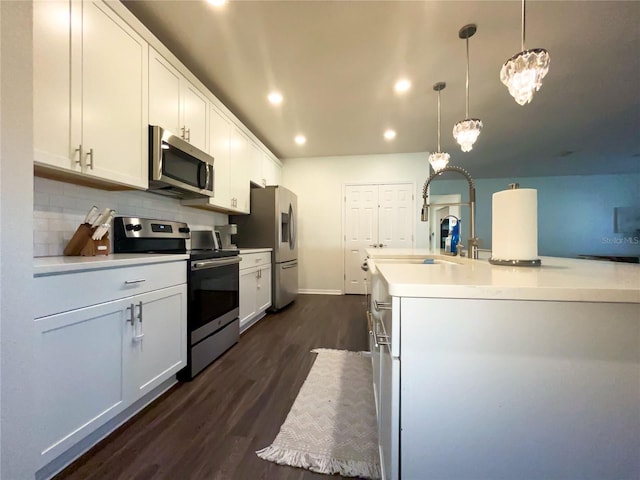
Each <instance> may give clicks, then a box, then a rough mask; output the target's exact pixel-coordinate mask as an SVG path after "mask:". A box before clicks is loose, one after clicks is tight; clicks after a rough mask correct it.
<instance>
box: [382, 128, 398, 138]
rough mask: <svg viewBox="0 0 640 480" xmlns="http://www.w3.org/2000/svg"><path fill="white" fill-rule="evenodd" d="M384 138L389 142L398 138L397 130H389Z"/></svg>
mask: <svg viewBox="0 0 640 480" xmlns="http://www.w3.org/2000/svg"><path fill="white" fill-rule="evenodd" d="M384 138H386V139H387V140H393V139H394V138H396V132H395V130H391V129H389V130H387V131H385V132H384Z"/></svg>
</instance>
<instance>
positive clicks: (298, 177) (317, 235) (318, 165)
mask: <svg viewBox="0 0 640 480" xmlns="http://www.w3.org/2000/svg"><path fill="white" fill-rule="evenodd" d="M428 175H429V168H428V162H427V154H426V153H411V154H392V155H368V156H343V157H323V158H298V159H287V160H286V161H285V163H284V168H283V185H284V186H286V187H287V188H289V189H291V190H292V191H293V192H295V193H296V194H297V195H298V239H299V242H298V252H299V255H298V264H299V266H300V267H299V288H300V290H301V291H303V292H305V291H307V292H326V293H339V292H342V291H343V289H344V281H343V271H344V268H343V263H344V257H343V250H342V245H343V242H342V236H343V231H342V208H343V197H342V188H343V185H344V184H347V183H367V182H371V183H393V182H414V183H415V184H416V195H415V202H416V208H415V212H416V213H415V214H416V217H415V224H416V246H417V247H426V245H427V235H428V229H427V224H425V223H421V222H420V218H419V217H420V206H421V205H422V185H423V183H424V181H425V180H426V179H427V177H428Z"/></svg>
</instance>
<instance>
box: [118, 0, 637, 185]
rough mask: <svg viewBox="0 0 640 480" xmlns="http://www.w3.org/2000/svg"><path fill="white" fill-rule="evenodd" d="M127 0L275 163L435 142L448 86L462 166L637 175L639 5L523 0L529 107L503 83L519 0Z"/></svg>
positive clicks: (485, 171) (482, 173) (480, 173)
mask: <svg viewBox="0 0 640 480" xmlns="http://www.w3.org/2000/svg"><path fill="white" fill-rule="evenodd" d="M123 3H124V4H125V5H126V6H127V8H128V9H129V10H131V11H132V12H133V14H134V15H136V16H137V17H138V18H139V19H140V20H141V21H142V22H143V23H144V24H145V25H146V26H147V27H148V28H149V29H150V30H151V31H152V32H153V33H154V34H155V35H156V36H157V37H158V38H159V39H160V40H161V41H162V42H163V43H164V44H165V45H166V46H167V47H168V48H169V49H170V50H171V51H172V52H173V53H174V54H175V55H176V56H177V57H178V58H180V59H181V60H182V61H183V63H184V64H185V65H186V66H187V67H188V68H189V69H190V70H191V71H192V72H193V73H194V74H195V75H196V76H197V77H198V78H199V79H200V80H201V81H202V82H203V83H204V84H205V85H206V86H207V87H208V88H210V90H211V91H212V92H213V93H214V94H215V95H216V96H217V97H218V98H219V99H220V100H221V101H222V102H223V103H224V104H225V105H227V107H229V109H230V110H231V111H233V112H234V113H235V114H236V116H238V118H239V119H240V120H241V121H243V122H244V123H245V125H247V126H248V127H249V128H250V129H251V130H252V131H253V132H254V133H255V134H256V136H257V137H258V138H260V139H261V140H262V141H263V142H264V144H265V145H266V146H267V147H269V148H270V149H271V150H272V151H273V153H275V154H276V155H277V156H278V157H280V158H284V159H286V158H293V157H318V156H334V155H361V154H362V155H365V154H379V153H404V152H424V151H435V150H436V146H437V137H436V131H437V94H436V92H434V91H433V89H432V87H433V84H434V83H436V82H438V81H444V82H446V83H447V88H446V89H445V90H443V91H442V148H443V150H445V151H447V152H449V153H450V154H451V158H452V160H451V164H453V165H458V166H461V167H464V168H466V169H468V170H469V172H470V173H471V175H472V176H473V177H504V176H546V175H573V174H575V175H581V174H601V173H630V172H640V114H639V111H640V110H639V109H640V54H639V53H638V52H639V51H640V33H639V32H640V29H639V28H638V24H639V23H640V2H636V1H625V2H615V1H601V2H596V1H550V2H547V1H544V2H543V1H531V0H530V1H529V2H527V24H526V27H527V29H526V33H527V41H526V45H525V46H526V47H527V48H536V47H542V48H546V49H547V50H548V51H549V53H550V55H551V67H550V70H549V74H548V75H547V77H546V78H545V79H544V83H543V87H542V89H541V90H540V91H539V92H538V93H537V94H536V95H535V96H534V99H533V101H532V103H531V104H529V105H526V106H519V105H517V104H516V103H515V101H514V100H513V99H512V97H511V96H510V95H509V93H508V91H507V89H506V87H505V86H504V85H503V84H502V83H501V82H500V79H499V71H500V67H501V66H502V64H503V63H504V61H505V60H506V59H507V58H509V57H511V56H512V55H514V54H515V53H517V52H518V51H520V8H521V4H520V2H519V1H498V2H496V1H474V2H461V1H231V2H230V3H229V4H227V5H226V6H225V7H224V8H223V9H215V8H213V7H212V6H211V5H210V4H209V3H207V2H206V1H205V0H198V1H168V0H164V1H146V0H134V1H124V2H123ZM469 23H475V24H476V25H477V28H478V31H477V33H476V34H475V35H474V36H473V37H472V38H471V39H470V44H469V45H470V71H471V78H470V115H471V116H472V117H478V118H480V119H482V121H483V122H484V130H483V132H482V134H481V136H480V138H479V140H478V141H477V143H476V146H474V149H473V150H472V151H471V152H469V153H463V152H462V151H461V150H460V149H459V147H457V144H456V143H455V140H454V139H453V137H452V134H451V129H452V127H453V124H454V123H455V122H456V121H458V120H461V119H463V118H464V116H465V112H464V87H465V69H466V56H465V42H464V40H461V39H459V38H458V31H459V30H460V28H461V27H462V26H464V25H466V24H469ZM401 76H406V77H408V78H410V80H411V81H412V83H413V87H412V89H411V90H410V91H409V92H408V93H407V94H405V95H403V96H399V95H397V94H396V93H395V92H394V91H393V84H394V82H395V81H396V80H397V79H398V78H400V77H401ZM272 89H278V90H279V91H281V92H282V93H283V95H284V102H283V104H282V105H281V106H279V107H274V106H272V105H271V104H269V103H268V102H267V99H266V97H267V94H268V93H269V92H270V91H271V90H272ZM387 128H393V129H395V130H396V131H397V137H396V139H395V140H394V141H392V142H387V141H385V140H384V139H383V136H382V134H383V132H384V130H385V129H387ZM297 133H303V134H304V135H305V136H306V137H307V143H306V145H304V146H302V147H301V146H298V145H296V144H295V143H294V142H293V138H294V136H295V135H296V134H297ZM426 161H427V159H426V156H425V162H426Z"/></svg>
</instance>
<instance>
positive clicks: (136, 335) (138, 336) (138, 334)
mask: <svg viewBox="0 0 640 480" xmlns="http://www.w3.org/2000/svg"><path fill="white" fill-rule="evenodd" d="M131 306H132V307H133V305H131ZM132 310H133V309H132ZM138 322H139V327H138V329H136V328H135V327H134V329H133V341H134V342H141V341H142V338H143V337H144V333H142V302H141V301H140V302H138Z"/></svg>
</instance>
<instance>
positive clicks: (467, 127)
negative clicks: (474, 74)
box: [453, 23, 482, 152]
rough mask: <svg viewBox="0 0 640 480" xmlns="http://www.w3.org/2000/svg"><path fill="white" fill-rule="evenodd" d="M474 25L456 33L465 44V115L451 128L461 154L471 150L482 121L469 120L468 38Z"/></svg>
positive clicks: (474, 28) (474, 27)
mask: <svg viewBox="0 0 640 480" xmlns="http://www.w3.org/2000/svg"><path fill="white" fill-rule="evenodd" d="M476 30H477V28H476V25H475V24H473V23H470V24H469V25H465V26H464V27H462V28H461V29H460V31H459V32H458V36H459V37H460V38H462V39H464V40H465V41H466V42H467V82H466V86H465V93H466V96H465V113H466V117H465V119H464V120H460V121H459V122H457V123H456V124H455V125H454V126H453V138H455V139H456V142H458V144H459V145H460V149H461V150H462V151H463V152H469V151H471V149H472V148H473V144H474V143H475V142H476V140H477V139H478V137H479V136H480V132H481V131H482V121H481V120H480V119H478V118H469V38H471V37H472V36H473V35H474V34H475V33H476Z"/></svg>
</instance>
